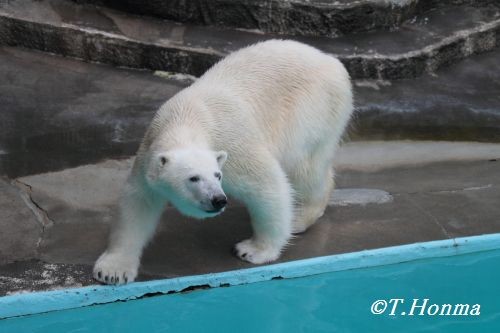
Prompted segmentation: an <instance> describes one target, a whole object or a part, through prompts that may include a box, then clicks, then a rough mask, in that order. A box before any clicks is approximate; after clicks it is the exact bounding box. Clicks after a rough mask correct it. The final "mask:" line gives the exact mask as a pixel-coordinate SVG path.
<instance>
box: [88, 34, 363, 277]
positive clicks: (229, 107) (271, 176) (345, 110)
mask: <svg viewBox="0 0 500 333" xmlns="http://www.w3.org/2000/svg"><path fill="white" fill-rule="evenodd" d="M352 110H353V106H352V91H351V83H350V80H349V75H348V73H347V71H346V70H345V68H344V66H343V65H342V64H341V63H340V62H339V61H338V60H337V59H335V58H333V57H331V56H328V55H326V54H324V53H322V52H320V51H319V50H316V49H314V48H312V47H309V46H306V45H304V44H301V43H298V42H293V41H279V40H272V41H267V42H263V43H259V44H256V45H252V46H250V47H247V48H244V49H241V50H239V51H237V52H235V53H232V54H231V55H229V56H228V57H226V58H225V59H224V60H222V61H221V62H219V63H218V64H216V65H215V66H213V67H212V68H211V69H210V70H209V71H207V72H206V73H205V74H204V75H203V76H202V77H201V78H200V79H199V80H197V81H196V82H195V83H194V84H193V85H191V86H190V87H188V88H186V89H184V90H182V91H181V92H179V93H178V94H177V95H175V96H174V97H173V98H171V99H170V100H169V101H167V102H166V103H165V104H164V105H163V106H162V107H161V108H160V110H159V111H158V112H157V114H156V116H155V118H154V119H153V121H152V124H151V126H150V128H149V130H148V132H147V134H146V136H145V138H144V140H143V143H142V145H141V148H140V149H139V152H138V155H137V158H136V161H135V165H134V168H133V170H132V172H131V175H130V177H129V180H128V183H127V187H126V189H125V191H124V194H123V198H122V202H121V219H120V220H119V221H118V223H117V224H116V226H115V227H114V228H113V230H112V234H111V240H110V244H109V247H108V249H107V250H106V252H104V253H103V255H101V257H100V258H99V259H98V261H97V263H96V265H95V268H94V276H95V277H96V278H97V279H98V280H101V281H104V278H105V276H106V275H108V281H107V282H108V283H123V282H124V278H126V279H127V281H128V282H130V281H132V280H134V279H135V277H136V275H137V271H138V267H139V261H140V256H141V253H142V249H143V247H144V246H145V245H146V244H147V242H148V240H149V239H150V238H151V237H152V235H153V233H154V230H155V228H156V224H157V221H158V219H159V217H160V214H161V213H162V210H163V208H164V206H165V204H166V202H167V201H169V200H168V198H169V197H170V198H171V200H170V201H175V199H174V200H172V196H175V195H176V193H177V192H176V191H177V189H176V186H177V187H178V185H173V186H172V184H170V185H169V182H172V181H173V179H175V177H177V176H174V177H173V178H169V177H171V176H172V175H173V174H172V173H170V174H169V176H165V175H163V176H162V174H161V172H160V173H158V169H155V168H157V166H155V163H157V162H158V156H160V155H161V154H166V155H169V154H171V155H172V154H173V158H172V160H173V159H175V158H176V157H177V158H179V159H180V160H182V158H181V157H179V156H180V155H179V154H181V155H182V154H184V155H183V156H184V159H185V160H187V159H190V158H189V156H190V155H191V156H192V158H194V159H195V160H196V163H192V162H189V163H187V164H188V165H190V168H188V169H189V172H198V173H200V174H205V173H206V174H211V173H213V172H214V170H215V169H217V167H218V166H220V165H222V164H218V163H217V159H216V157H217V153H216V152H217V151H218V152H219V153H220V151H225V152H227V154H228V155H227V162H226V163H225V164H224V166H223V168H222V171H223V173H224V178H223V180H222V188H223V189H224V191H225V192H226V194H228V196H229V197H230V198H234V199H238V200H239V201H241V202H243V203H244V204H245V205H246V207H247V209H248V211H249V213H250V216H251V220H252V227H253V236H252V238H250V239H248V240H245V241H243V242H240V243H238V244H237V245H236V247H235V249H236V253H237V255H238V256H239V257H240V258H242V259H244V260H247V261H250V262H252V263H256V264H259V263H264V262H269V261H273V260H276V259H277V258H278V257H279V255H280V252H281V250H282V249H283V247H284V246H285V245H286V244H287V242H288V240H289V239H290V237H291V234H292V232H302V231H304V230H306V229H307V228H308V227H309V226H310V225H311V224H313V223H314V222H315V221H316V220H317V219H318V218H319V217H320V216H321V215H322V214H323V212H324V210H325V207H326V205H327V202H328V198H329V196H330V193H331V191H332V189H333V170H332V162H333V158H334V155H335V151H336V148H337V145H338V142H339V140H340V137H341V135H342V133H343V131H344V128H345V127H346V124H347V122H348V120H349V118H350V115H351V113H352ZM210 156H212V157H210ZM167 157H168V156H167ZM169 162H170V159H169ZM155 170H156V171H155ZM207 170H208V173H207ZM155 177H156V179H155ZM182 177H186V173H182V172H180V175H178V178H179V179H181V178H182ZM162 181H163V185H162V184H160V183H161V182H162ZM161 188H163V189H165V188H169V189H168V190H165V191H164V192H162V191H163V190H161ZM168 191H170V192H168ZM171 203H173V204H174V206H176V207H178V208H181V207H179V206H182V205H183V204H186V207H184V208H181V211H183V212H184V213H187V214H188V215H194V216H195V217H200V218H203V217H205V216H203V214H202V213H200V211H197V210H196V207H195V204H194V203H192V202H191V203H190V202H189V200H187V201H186V202H184V203H183V204H180V203H175V202H171ZM191 204H192V205H191ZM190 207H191V208H190ZM190 209H192V211H197V213H196V212H195V213H194V214H191V213H192V211H190ZM197 214H198V215H197ZM99 273H100V274H99ZM110 277H113V281H111V280H110Z"/></svg>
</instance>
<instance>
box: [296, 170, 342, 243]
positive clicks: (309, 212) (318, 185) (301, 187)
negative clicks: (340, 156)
mask: <svg viewBox="0 0 500 333" xmlns="http://www.w3.org/2000/svg"><path fill="white" fill-rule="evenodd" d="M293 186H294V190H295V192H296V201H297V207H296V208H295V217H294V220H293V227H292V229H293V230H292V232H293V233H294V234H299V233H302V232H305V231H306V230H307V229H308V228H309V227H310V226H311V225H313V224H314V223H315V222H316V221H317V220H318V219H319V218H320V217H321V216H323V214H324V212H325V209H326V207H327V206H328V201H329V200H330V196H331V193H332V191H333V188H334V178H333V167H332V166H330V165H327V166H326V167H325V166H322V165H320V164H315V163H311V164H310V165H309V166H308V168H307V171H305V172H298V174H296V175H295V176H294V177H293Z"/></svg>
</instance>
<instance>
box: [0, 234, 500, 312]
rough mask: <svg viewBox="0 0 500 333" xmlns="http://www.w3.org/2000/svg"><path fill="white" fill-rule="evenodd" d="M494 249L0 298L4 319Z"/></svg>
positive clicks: (473, 242)
mask: <svg viewBox="0 0 500 333" xmlns="http://www.w3.org/2000/svg"><path fill="white" fill-rule="evenodd" d="M495 249H500V233H497V234H488V235H481V236H472V237H463V238H454V239H446V240H438V241H431V242H424V243H415V244H408V245H400V246H393V247H386V248H380V249H373V250H365V251H359V252H351V253H344V254H337V255H331V256H324V257H316V258H310V259H303V260H296V261H290V262H285V263H280V264H273V265H267V266H259V267H255V268H249V269H242V270H235V271H228V272H221V273H213V274H204V275H194V276H185V277H179V278H172V279H164V280H155V281H145V282H136V283H131V284H128V285H124V286H118V287H117V286H101V285H95V286H88V287H83V288H74V289H64V290H54V291H46V292H34V293H29V294H17V295H10V296H4V297H0V319H6V318H10V317H18V316H24V315H31V314H37V313H44V312H50V311H57V310H65V309H73V308H79V307H83V306H89V305H94V304H104V303H111V302H116V301H125V300H132V299H137V298H141V297H144V296H147V295H161V294H168V293H172V292H180V291H182V290H185V289H186V288H193V287H196V286H208V287H213V288H217V287H221V286H234V285H241V284H246V283H254V282H262V281H268V280H271V279H273V278H284V279H288V278H298V277H304V276H309V275H316V274H322V273H328V272H335V271H343V270H348V269H357V268H365V267H373V266H382V265H389V264H396V263H401V262H408V261H413V260H419V259H426V258H434V257H446V256H454V255H460V254H467V253H473V252H480V251H489V250H495Z"/></svg>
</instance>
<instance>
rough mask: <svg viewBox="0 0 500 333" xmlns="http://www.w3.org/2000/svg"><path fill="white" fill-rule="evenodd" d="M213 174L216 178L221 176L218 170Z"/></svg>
mask: <svg viewBox="0 0 500 333" xmlns="http://www.w3.org/2000/svg"><path fill="white" fill-rule="evenodd" d="M214 176H215V178H217V179H218V180H220V179H221V178H222V175H221V174H220V172H216V173H214Z"/></svg>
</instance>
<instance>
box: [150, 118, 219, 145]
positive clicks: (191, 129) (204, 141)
mask: <svg viewBox="0 0 500 333" xmlns="http://www.w3.org/2000/svg"><path fill="white" fill-rule="evenodd" d="M158 143H159V144H160V145H161V146H162V147H164V148H166V149H167V150H168V149H174V148H198V149H209V148H210V146H209V138H208V137H207V136H206V135H205V131H204V130H203V128H201V126H193V124H176V125H175V126H172V127H171V128H168V129H166V130H165V131H163V133H162V134H161V135H160V137H159V138H158Z"/></svg>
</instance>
